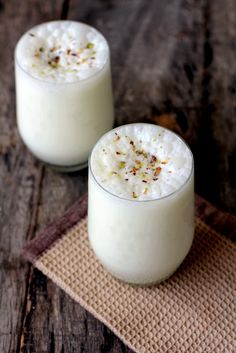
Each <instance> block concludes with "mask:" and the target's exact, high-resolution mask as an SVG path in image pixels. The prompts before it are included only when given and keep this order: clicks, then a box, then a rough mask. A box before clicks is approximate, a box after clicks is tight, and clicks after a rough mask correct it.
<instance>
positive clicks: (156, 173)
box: [154, 167, 161, 176]
mask: <svg viewBox="0 0 236 353" xmlns="http://www.w3.org/2000/svg"><path fill="white" fill-rule="evenodd" d="M160 172H161V167H157V168H156V170H155V172H154V175H155V176H157V175H159V174H160Z"/></svg>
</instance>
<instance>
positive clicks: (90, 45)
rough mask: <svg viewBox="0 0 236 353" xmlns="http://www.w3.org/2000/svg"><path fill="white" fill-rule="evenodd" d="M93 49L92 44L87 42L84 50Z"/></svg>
mask: <svg viewBox="0 0 236 353" xmlns="http://www.w3.org/2000/svg"><path fill="white" fill-rule="evenodd" d="M93 47H94V44H93V43H91V42H89V43H88V44H87V45H86V49H92V48H93Z"/></svg>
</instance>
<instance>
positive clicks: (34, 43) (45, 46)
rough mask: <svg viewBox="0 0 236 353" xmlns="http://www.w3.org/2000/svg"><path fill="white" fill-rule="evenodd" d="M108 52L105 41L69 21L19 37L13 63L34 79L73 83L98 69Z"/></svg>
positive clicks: (37, 29)
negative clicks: (17, 64)
mask: <svg viewBox="0 0 236 353" xmlns="http://www.w3.org/2000/svg"><path fill="white" fill-rule="evenodd" d="M108 52H109V49H108V46H107V42H106V40H105V39H104V37H103V36H102V35H101V33H99V32H98V31H97V30H95V29H94V28H91V27H89V26H87V25H85V24H82V23H78V22H73V21H55V22H49V23H47V24H46V25H45V24H42V25H39V26H36V27H34V28H33V29H31V30H29V31H28V32H26V33H25V34H24V35H23V36H22V38H21V40H20V42H19V43H18V47H17V61H18V62H19V63H20V65H21V66H22V68H23V69H24V70H25V71H26V72H28V73H30V74H31V75H32V76H34V77H36V78H39V79H44V80H47V81H53V82H54V81H56V82H74V81H78V80H83V79H86V78H88V77H90V76H92V75H94V74H95V73H96V72H98V71H99V70H101V69H102V67H103V66H104V65H105V63H106V61H107V57H108Z"/></svg>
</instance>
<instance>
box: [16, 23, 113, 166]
mask: <svg viewBox="0 0 236 353" xmlns="http://www.w3.org/2000/svg"><path fill="white" fill-rule="evenodd" d="M15 74H16V96H17V121H18V128H19V131H20V134H21V137H22V139H23V141H24V142H25V144H26V145H27V146H28V148H29V149H30V150H31V151H32V153H33V154H34V155H35V156H36V157H38V158H39V159H41V160H42V161H44V162H46V163H49V164H51V165H54V166H57V167H59V169H62V170H63V169H64V170H67V169H68V170H75V169H79V168H81V167H82V166H84V165H85V164H86V163H87V159H88V156H89V154H90V152H91V149H92V147H93V145H94V144H95V143H96V141H97V140H98V139H99V137H101V136H102V135H103V134H104V133H105V132H106V131H108V130H110V129H111V128H112V126H113V120H114V118H113V103H112V89H111V74H110V58H109V47H108V44H107V41H106V40H105V38H104V37H103V36H102V35H101V34H100V33H99V32H98V31H97V30H95V29H94V28H92V27H90V26H87V25H85V24H82V23H79V22H72V21H55V22H49V23H44V24H41V25H39V26H36V27H34V28H32V29H31V30H29V31H28V32H27V33H25V34H24V35H23V36H22V37H21V39H20V40H19V42H18V44H17V47H16V51H15Z"/></svg>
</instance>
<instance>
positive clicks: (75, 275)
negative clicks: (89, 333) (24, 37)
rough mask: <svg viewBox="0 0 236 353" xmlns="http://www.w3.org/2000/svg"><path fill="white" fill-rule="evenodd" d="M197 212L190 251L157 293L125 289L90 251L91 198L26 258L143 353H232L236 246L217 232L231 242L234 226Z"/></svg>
mask: <svg viewBox="0 0 236 353" xmlns="http://www.w3.org/2000/svg"><path fill="white" fill-rule="evenodd" d="M196 204H197V207H196V213H197V215H198V217H197V221H196V233H195V239H194V243H193V246H192V249H191V251H190V253H189V255H188V256H187V258H186V259H185V261H184V263H183V264H182V265H181V266H180V268H179V269H178V271H177V272H176V273H175V274H174V275H173V276H172V277H171V278H170V279H169V280H167V281H165V282H163V283H161V284H159V285H156V286H151V287H139V286H132V285H129V284H125V283H122V282H120V281H118V280H116V279H114V278H113V277H112V276H111V275H110V274H109V273H107V272H106V271H105V270H104V269H103V268H102V266H101V265H100V264H99V262H98V261H97V260H96V258H95V256H94V254H93V252H92V250H91V249H90V247H89V243H88V237H87V224H86V210H87V196H85V197H84V198H82V199H80V200H79V201H78V202H77V203H76V204H75V205H74V206H73V207H72V208H71V209H70V210H69V211H68V212H67V213H66V214H65V215H64V216H63V217H61V218H60V219H59V220H57V221H55V222H54V223H52V224H51V225H49V226H48V227H47V228H46V229H45V230H43V231H42V232H40V233H39V234H38V235H37V236H36V238H35V239H34V240H33V241H31V242H30V243H29V244H28V245H27V246H26V247H25V248H24V250H23V253H24V256H25V257H26V258H27V259H28V260H30V261H31V262H32V263H33V264H34V265H35V266H36V267H37V268H38V269H39V270H41V271H42V272H43V273H44V274H45V275H47V276H48V277H49V278H51V279H52V280H53V281H54V282H55V283H56V284H57V285H58V286H60V287H61V288H62V289H63V290H64V291H65V292H67V293H68V294H69V295H70V296H71V297H72V298H73V299H75V300H76V301H77V302H79V303H80V304H81V305H82V306H83V307H84V308H86V309H87V310H88V311H90V312H91V313H92V314H93V315H94V316H95V317H97V318H98V319H99V320H101V321H102V322H103V323H105V324H106V325H107V326H108V327H109V328H110V329H111V330H112V331H114V332H115V333H116V334H117V336H119V337H120V338H121V340H122V341H123V342H124V343H125V344H127V345H128V346H129V347H130V348H131V349H133V350H134V351H135V352H137V353H158V352H168V353H177V352H178V353H179V352H189V353H191V352H194V353H195V352H216V353H217V352H220V353H222V352H232V353H233V352H236V330H235V328H236V304H235V300H236V277H235V273H236V256H235V255H236V245H235V244H234V243H233V242H232V241H231V240H229V239H227V238H226V237H225V236H222V235H220V234H218V233H217V231H216V230H218V231H219V230H221V233H225V235H227V236H229V237H233V236H234V235H235V230H236V219H235V217H234V216H231V215H229V214H225V213H221V212H219V211H217V210H216V209H215V208H214V207H213V206H212V205H210V204H209V203H207V202H206V201H204V200H203V199H201V198H199V197H197V200H196ZM200 216H201V217H200ZM206 221H207V223H208V225H207V224H206V223H204V222H206Z"/></svg>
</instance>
